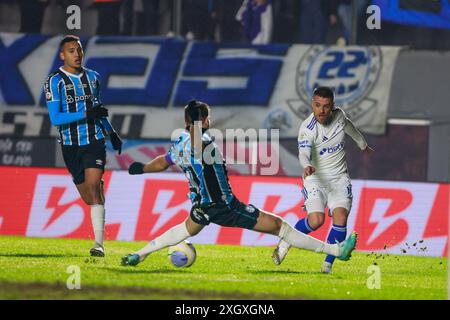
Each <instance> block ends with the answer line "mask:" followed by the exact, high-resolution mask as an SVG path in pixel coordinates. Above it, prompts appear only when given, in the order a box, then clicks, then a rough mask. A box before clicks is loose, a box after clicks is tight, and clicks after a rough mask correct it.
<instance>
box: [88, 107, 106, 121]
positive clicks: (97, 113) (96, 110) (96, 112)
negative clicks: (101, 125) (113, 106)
mask: <svg viewBox="0 0 450 320" xmlns="http://www.w3.org/2000/svg"><path fill="white" fill-rule="evenodd" d="M107 116H108V109H106V108H105V107H103V106H102V105H99V106H97V107H93V108H90V109H88V110H86V118H88V119H94V120H95V119H100V118H104V117H107Z"/></svg>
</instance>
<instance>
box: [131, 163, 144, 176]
mask: <svg viewBox="0 0 450 320" xmlns="http://www.w3.org/2000/svg"><path fill="white" fill-rule="evenodd" d="M128 173H129V174H143V173H144V164H143V163H142V162H133V163H132V164H131V166H130V167H129V168H128Z"/></svg>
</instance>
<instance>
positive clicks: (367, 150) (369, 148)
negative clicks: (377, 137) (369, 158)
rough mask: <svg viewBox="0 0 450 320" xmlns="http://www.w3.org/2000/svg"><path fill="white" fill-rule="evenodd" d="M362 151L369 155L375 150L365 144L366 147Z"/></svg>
mask: <svg viewBox="0 0 450 320" xmlns="http://www.w3.org/2000/svg"><path fill="white" fill-rule="evenodd" d="M363 152H364V153H365V154H368V155H371V154H372V153H374V152H375V150H373V149H372V148H371V147H369V146H367V147H366V148H365V149H364V150H363Z"/></svg>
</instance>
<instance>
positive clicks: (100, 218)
mask: <svg viewBox="0 0 450 320" xmlns="http://www.w3.org/2000/svg"><path fill="white" fill-rule="evenodd" d="M91 221H92V228H93V229H94V236H95V245H94V246H95V247H99V246H101V247H103V236H104V232H105V206H104V205H103V204H93V205H92V206H91Z"/></svg>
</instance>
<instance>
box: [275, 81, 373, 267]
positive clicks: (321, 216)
mask: <svg viewBox="0 0 450 320" xmlns="http://www.w3.org/2000/svg"><path fill="white" fill-rule="evenodd" d="M311 107H312V113H311V115H310V116H309V117H308V118H306V119H305V121H303V123H302V124H301V126H300V130H299V134H298V148H299V160H300V165H301V166H302V167H303V190H302V193H303V198H304V203H305V208H306V211H307V213H308V215H307V217H306V218H304V219H301V220H299V221H298V222H297V223H296V225H295V229H297V230H298V231H300V232H302V233H303V234H308V233H310V232H312V231H314V230H317V229H318V228H319V227H320V226H322V225H323V223H324V221H325V207H327V206H328V208H329V214H330V215H331V216H332V218H333V225H332V227H331V230H330V232H329V234H328V238H327V242H328V243H330V244H333V243H336V242H337V243H339V242H340V241H343V240H344V239H345V237H346V235H347V217H348V214H349V212H350V209H351V205H352V198H353V196H352V185H351V182H350V177H349V175H348V169H347V163H346V154H345V135H346V134H347V135H349V136H350V137H351V138H352V139H353V140H354V141H355V142H356V144H357V145H358V147H359V148H360V149H361V150H362V151H363V152H365V153H367V154H372V153H373V152H374V151H373V149H372V148H370V147H369V146H368V145H367V142H366V141H365V139H364V137H363V135H362V134H361V133H360V132H359V131H358V130H357V129H356V128H355V126H354V125H353V123H352V122H351V121H350V119H348V118H347V116H346V115H345V113H344V111H343V110H342V109H340V108H337V107H335V106H334V93H333V91H332V90H331V89H330V88H328V87H319V88H317V89H316V90H314V93H313V99H312V101H311ZM290 247H291V244H290V243H289V242H288V241H286V240H285V239H282V240H281V241H280V242H279V244H278V246H277V248H276V249H275V251H274V253H273V255H272V258H273V261H274V263H275V264H277V265H279V264H281V262H282V261H283V259H284V258H285V257H286V255H287V253H288V250H289V248H290ZM334 260H335V256H334V255H327V257H326V258H325V261H324V263H323V265H322V269H321V271H322V272H323V273H331V268H332V265H333V262H334Z"/></svg>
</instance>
